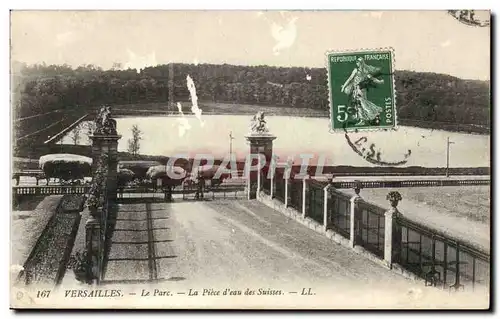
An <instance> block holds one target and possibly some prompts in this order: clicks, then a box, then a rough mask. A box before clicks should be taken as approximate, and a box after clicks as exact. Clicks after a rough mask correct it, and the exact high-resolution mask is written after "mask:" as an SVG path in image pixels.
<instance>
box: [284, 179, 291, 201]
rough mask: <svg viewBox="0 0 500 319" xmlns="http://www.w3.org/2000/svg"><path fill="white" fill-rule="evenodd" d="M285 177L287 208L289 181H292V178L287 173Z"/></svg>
mask: <svg viewBox="0 0 500 319" xmlns="http://www.w3.org/2000/svg"><path fill="white" fill-rule="evenodd" d="M284 178H285V208H286V207H288V183H289V182H290V179H289V178H288V176H287V175H285V176H284Z"/></svg>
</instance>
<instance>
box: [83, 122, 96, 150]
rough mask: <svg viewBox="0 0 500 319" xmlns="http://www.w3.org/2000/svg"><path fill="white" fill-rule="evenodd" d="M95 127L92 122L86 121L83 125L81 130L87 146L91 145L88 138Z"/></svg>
mask: <svg viewBox="0 0 500 319" xmlns="http://www.w3.org/2000/svg"><path fill="white" fill-rule="evenodd" d="M95 127H96V124H95V122H94V121H86V122H84V123H83V128H84V130H85V135H86V136H87V144H88V145H91V144H92V140H91V138H90V137H91V136H92V135H93V134H94V131H95Z"/></svg>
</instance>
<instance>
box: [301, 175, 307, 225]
mask: <svg viewBox="0 0 500 319" xmlns="http://www.w3.org/2000/svg"><path fill="white" fill-rule="evenodd" d="M308 179H309V175H307V176H304V177H303V178H302V218H306V195H307V180H308Z"/></svg>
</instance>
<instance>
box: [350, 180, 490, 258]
mask: <svg viewBox="0 0 500 319" xmlns="http://www.w3.org/2000/svg"><path fill="white" fill-rule="evenodd" d="M393 190H395V191H398V192H400V193H401V196H402V197H403V200H402V201H401V202H400V203H399V205H398V209H399V210H400V212H401V213H402V214H403V215H404V216H405V217H407V218H409V219H411V220H413V221H415V222H418V223H421V224H424V225H426V226H429V227H431V228H434V229H438V230H440V231H442V232H444V233H446V234H448V235H450V236H452V237H455V238H457V239H460V240H463V241H465V242H468V243H472V244H474V245H476V246H480V247H482V248H483V249H484V250H486V251H489V245H490V221H491V219H490V218H491V214H490V187H489V186H444V187H408V188H399V189H390V188H382V189H381V188H372V189H370V188H366V189H362V190H361V197H363V198H364V199H365V200H366V201H368V202H372V203H374V204H377V205H379V206H381V207H384V208H385V207H387V208H388V207H389V203H388V201H387V200H386V199H385V196H386V195H387V193H388V192H390V191H393ZM348 192H349V193H350V194H354V192H353V191H348Z"/></svg>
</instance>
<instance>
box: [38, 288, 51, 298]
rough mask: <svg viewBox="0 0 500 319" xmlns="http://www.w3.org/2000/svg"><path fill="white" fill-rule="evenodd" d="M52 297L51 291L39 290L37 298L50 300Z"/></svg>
mask: <svg viewBox="0 0 500 319" xmlns="http://www.w3.org/2000/svg"><path fill="white" fill-rule="evenodd" d="M49 295H50V290H39V291H38V292H37V293H36V297H37V298H48V297H49Z"/></svg>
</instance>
